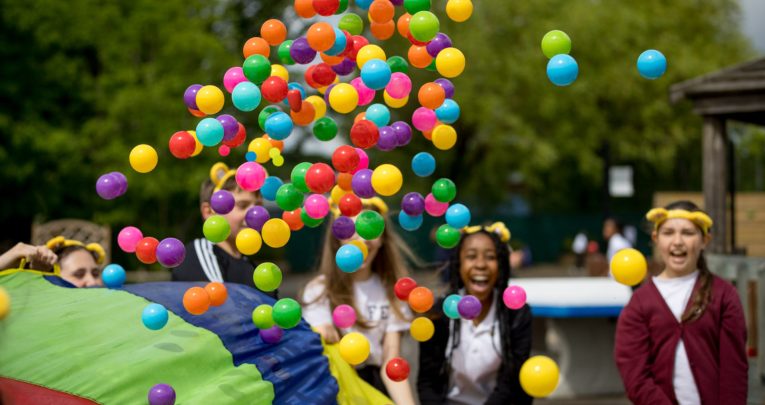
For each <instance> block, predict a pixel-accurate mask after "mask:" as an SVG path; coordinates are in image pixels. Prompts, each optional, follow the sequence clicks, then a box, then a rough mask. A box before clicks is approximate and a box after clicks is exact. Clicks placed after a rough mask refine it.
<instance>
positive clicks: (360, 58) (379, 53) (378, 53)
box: [332, 44, 387, 91]
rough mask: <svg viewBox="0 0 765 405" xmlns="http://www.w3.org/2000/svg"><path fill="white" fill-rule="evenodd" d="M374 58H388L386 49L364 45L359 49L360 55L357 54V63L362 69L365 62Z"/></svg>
mask: <svg viewBox="0 0 765 405" xmlns="http://www.w3.org/2000/svg"><path fill="white" fill-rule="evenodd" d="M372 59H380V60H386V59H387V58H386V57H385V51H384V50H383V49H382V48H380V47H379V46H377V45H373V44H369V45H364V46H362V47H361V49H359V53H358V55H356V65H357V66H358V67H359V69H361V68H362V67H364V64H365V63H367V62H369V61H370V60H372ZM332 91H334V89H333V90H332Z"/></svg>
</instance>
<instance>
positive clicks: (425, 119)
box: [412, 107, 436, 132]
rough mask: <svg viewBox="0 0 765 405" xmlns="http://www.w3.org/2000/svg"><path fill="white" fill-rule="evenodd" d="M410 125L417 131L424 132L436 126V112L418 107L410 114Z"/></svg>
mask: <svg viewBox="0 0 765 405" xmlns="http://www.w3.org/2000/svg"><path fill="white" fill-rule="evenodd" d="M412 125H414V127H415V128H417V130H419V131H422V132H426V131H430V130H431V129H433V127H434V126H436V112H435V111H433V110H431V109H430V108H425V107H420V108H418V109H416V110H414V113H413V114H412Z"/></svg>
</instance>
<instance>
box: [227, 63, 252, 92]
mask: <svg viewBox="0 0 765 405" xmlns="http://www.w3.org/2000/svg"><path fill="white" fill-rule="evenodd" d="M246 80H247V78H246V77H244V72H243V71H242V68H241V67H239V66H234V67H232V68H229V69H228V70H227V71H226V73H225V74H224V75H223V87H225V88H226V91H228V92H229V93H231V92H233V91H234V87H236V85H237V84H239V83H241V82H243V81H246Z"/></svg>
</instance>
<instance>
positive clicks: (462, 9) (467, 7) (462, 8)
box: [446, 0, 473, 22]
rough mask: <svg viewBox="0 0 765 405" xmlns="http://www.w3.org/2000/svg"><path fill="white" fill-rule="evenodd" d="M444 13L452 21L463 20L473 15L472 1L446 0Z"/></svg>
mask: <svg viewBox="0 0 765 405" xmlns="http://www.w3.org/2000/svg"><path fill="white" fill-rule="evenodd" d="M446 15H448V16H449V18H451V20H452V21H454V22H464V21H467V19H468V18H470V16H471V15H473V2H472V1H471V0H448V1H447V2H446Z"/></svg>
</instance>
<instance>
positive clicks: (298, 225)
mask: <svg viewBox="0 0 765 405" xmlns="http://www.w3.org/2000/svg"><path fill="white" fill-rule="evenodd" d="M300 211H302V208H298V209H296V210H294V211H284V212H282V219H283V220H284V222H286V223H287V226H289V227H290V230H291V231H299V230H301V229H303V225H304V224H303V219H302V218H301V217H300Z"/></svg>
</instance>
